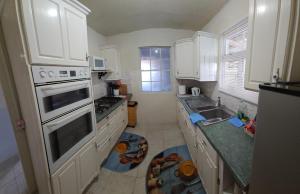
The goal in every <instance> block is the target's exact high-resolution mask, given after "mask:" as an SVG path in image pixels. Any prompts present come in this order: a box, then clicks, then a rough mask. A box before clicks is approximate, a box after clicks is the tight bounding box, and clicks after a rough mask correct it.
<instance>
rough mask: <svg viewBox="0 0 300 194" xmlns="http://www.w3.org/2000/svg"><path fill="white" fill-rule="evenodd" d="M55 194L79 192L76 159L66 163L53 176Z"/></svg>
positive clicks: (77, 193) (76, 193) (75, 193)
mask: <svg viewBox="0 0 300 194" xmlns="http://www.w3.org/2000/svg"><path fill="white" fill-rule="evenodd" d="M52 186H53V192H54V193H55V194H70V193H74V194H79V188H78V176H77V169H76V160H71V161H69V162H68V163H66V164H65V165H64V166H63V168H62V169H61V170H59V171H58V172H57V173H56V174H55V175H54V176H53V178H52Z"/></svg>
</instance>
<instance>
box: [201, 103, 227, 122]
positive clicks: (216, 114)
mask: <svg viewBox="0 0 300 194" xmlns="http://www.w3.org/2000/svg"><path fill="white" fill-rule="evenodd" d="M198 112H199V114H201V115H202V116H204V117H205V118H206V121H203V122H202V123H203V125H211V124H214V123H218V122H221V121H224V120H227V119H229V118H230V117H231V116H232V115H231V114H230V113H229V112H227V111H226V110H224V109H223V108H221V107H216V108H214V109H210V110H203V111H198Z"/></svg>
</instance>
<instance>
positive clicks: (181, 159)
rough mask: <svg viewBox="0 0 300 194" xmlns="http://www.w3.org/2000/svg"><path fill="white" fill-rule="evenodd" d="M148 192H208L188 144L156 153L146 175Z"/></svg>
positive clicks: (158, 193) (197, 193) (170, 193)
mask: <svg viewBox="0 0 300 194" xmlns="http://www.w3.org/2000/svg"><path fill="white" fill-rule="evenodd" d="M146 189H147V193H148V194H206V192H205V190H204V188H203V186H202V183H201V180H200V178H199V176H198V173H197V169H196V167H195V165H194V164H193V162H192V159H191V156H190V154H189V151H188V148H187V145H181V146H177V147H172V148H169V149H167V150H165V151H163V152H161V153H159V154H158V155H156V156H155V157H154V158H153V159H152V161H151V163H150V165H149V168H148V172H147V177H146Z"/></svg>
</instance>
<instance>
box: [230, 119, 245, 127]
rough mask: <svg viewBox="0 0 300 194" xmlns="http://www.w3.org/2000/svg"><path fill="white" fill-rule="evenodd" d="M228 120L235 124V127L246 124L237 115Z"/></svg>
mask: <svg viewBox="0 0 300 194" xmlns="http://www.w3.org/2000/svg"><path fill="white" fill-rule="evenodd" d="M228 122H229V123H230V124H232V125H233V126H235V127H242V126H244V125H245V124H244V123H243V122H242V121H241V120H240V119H239V118H237V117H233V118H231V119H229V120H228Z"/></svg>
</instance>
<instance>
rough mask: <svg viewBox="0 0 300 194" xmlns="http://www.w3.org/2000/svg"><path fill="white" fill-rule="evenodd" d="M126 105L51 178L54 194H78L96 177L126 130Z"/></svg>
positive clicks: (109, 117) (100, 125) (117, 110)
mask: <svg viewBox="0 0 300 194" xmlns="http://www.w3.org/2000/svg"><path fill="white" fill-rule="evenodd" d="M127 121H128V118H127V102H124V103H123V104H122V105H121V106H120V107H119V108H117V109H116V110H114V111H113V112H112V113H111V114H110V115H109V116H107V117H106V118H104V119H103V120H102V121H100V122H99V123H98V124H97V130H96V137H95V138H93V139H92V140H91V141H90V142H88V143H87V144H86V145H84V146H83V147H82V148H81V149H80V150H79V151H78V152H77V154H75V155H74V156H73V157H72V158H70V159H69V160H68V161H67V162H66V163H65V164H64V165H63V166H62V167H61V168H60V169H59V170H57V172H56V173H54V174H53V175H52V177H51V180H52V188H53V193H54V194H81V193H83V192H84V190H85V189H86V188H87V186H88V185H89V184H90V183H91V182H92V180H93V179H94V178H95V177H96V176H97V175H98V174H99V169H100V164H101V163H102V162H103V161H104V160H105V158H106V157H107V156H108V154H109V153H110V151H111V150H112V149H113V147H114V145H115V143H116V142H117V141H118V139H119V137H120V135H121V134H122V132H123V130H124V129H125V128H126V126H127Z"/></svg>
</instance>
